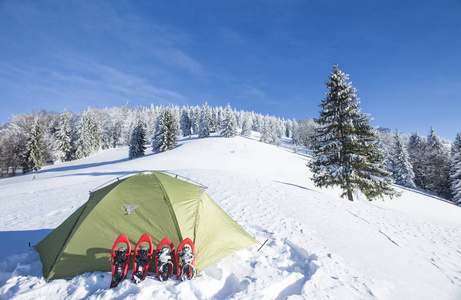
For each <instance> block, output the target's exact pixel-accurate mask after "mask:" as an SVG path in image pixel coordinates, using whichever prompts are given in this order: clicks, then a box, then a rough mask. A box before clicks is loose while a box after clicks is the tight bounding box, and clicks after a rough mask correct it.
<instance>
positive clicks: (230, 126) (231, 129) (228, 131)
mask: <svg viewBox="0 0 461 300" xmlns="http://www.w3.org/2000/svg"><path fill="white" fill-rule="evenodd" d="M223 117H224V119H223V121H222V130H221V134H222V135H223V137H226V138H233V137H235V136H237V120H236V119H235V114H234V112H233V111H232V108H231V107H230V104H227V106H226V108H225V109H224V116H223Z"/></svg>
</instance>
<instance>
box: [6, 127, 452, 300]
mask: <svg viewBox="0 0 461 300" xmlns="http://www.w3.org/2000/svg"><path fill="white" fill-rule="evenodd" d="M127 157H128V148H122V149H114V150H108V151H103V152H101V153H98V154H97V155H95V156H92V157H88V158H85V159H81V160H79V161H73V162H68V163H62V164H59V165H55V166H49V167H46V168H44V169H43V170H41V171H39V172H34V173H30V174H27V175H23V176H17V177H15V178H9V179H5V180H1V181H0V205H1V207H2V210H3V213H2V218H1V219H0V239H1V241H2V242H1V243H0V250H1V253H2V258H1V259H0V299H10V298H15V299H50V298H61V299H64V298H65V299H83V298H86V299H126V298H130V299H150V298H155V299H169V298H177V299H186V298H187V299H286V298H290V299H326V298H330V299H405V298H406V299H460V298H461V208H459V207H456V206H454V205H451V204H449V203H446V202H444V201H442V200H441V199H439V198H437V197H435V196H431V195H427V194H424V193H422V192H420V191H413V190H408V189H401V188H398V189H399V190H401V191H402V192H403V194H402V196H401V197H400V198H397V199H394V200H389V199H386V200H385V201H379V200H378V201H374V202H368V201H366V200H365V199H363V198H361V197H360V196H359V197H358V198H359V201H356V202H349V201H347V200H344V199H341V198H339V194H340V191H338V190H336V189H318V188H316V187H314V186H313V184H312V182H311V180H310V177H311V174H310V172H309V169H308V168H307V167H306V166H305V164H306V162H307V161H308V160H309V153H307V152H306V151H305V149H301V150H300V152H299V153H293V149H291V147H290V145H289V144H288V143H286V144H282V146H281V147H276V146H272V145H267V144H263V143H260V142H258V141H257V137H255V138H254V139H251V138H243V137H236V138H232V139H226V138H221V137H215V136H213V137H211V138H207V139H197V138H185V139H182V140H180V142H179V144H178V146H177V148H176V149H174V150H172V151H168V152H164V153H160V154H153V153H152V152H149V149H148V150H147V152H146V156H144V157H141V158H138V159H133V160H129V159H128V158H127ZM146 169H152V170H165V171H170V172H173V173H177V174H180V175H182V176H185V177H188V178H191V179H192V180H194V181H197V182H200V183H201V184H203V185H205V186H208V189H207V193H208V194H209V195H210V196H211V197H212V198H213V199H214V200H215V201H216V202H217V203H218V204H219V205H220V206H221V207H222V208H223V209H224V210H225V211H226V212H227V213H228V214H229V215H230V216H231V217H232V218H233V219H234V220H236V221H237V222H238V223H239V224H240V225H241V226H242V227H243V228H244V229H245V230H246V231H247V232H249V233H250V234H251V235H252V236H254V237H255V238H256V240H258V241H259V242H260V244H259V245H255V246H254V247H250V248H247V249H244V250H241V251H239V252H237V253H236V254H235V255H233V256H231V257H227V258H225V259H224V260H221V261H219V262H217V263H215V264H213V265H211V266H209V267H208V268H206V269H205V270H204V271H203V272H202V273H201V274H200V275H199V276H198V277H197V278H195V279H193V280H191V281H189V282H180V281H176V280H170V281H168V282H160V281H158V280H156V279H155V278H154V277H149V278H148V279H146V280H145V281H143V282H142V283H140V284H138V285H135V284H133V283H131V282H129V281H124V282H123V283H122V284H121V285H119V286H118V287H117V288H115V289H109V288H108V287H109V283H110V278H111V276H110V273H109V272H94V273H85V274H83V275H80V276H76V277H73V278H70V279H67V280H64V279H60V280H54V281H51V282H49V283H46V282H45V279H44V278H43V275H42V265H41V262H40V259H39V256H38V253H37V252H36V250H35V249H34V248H33V247H32V248H29V243H31V244H32V245H35V244H36V243H38V242H39V241H40V240H41V239H43V238H44V237H45V236H46V235H47V234H48V233H49V232H50V231H51V230H52V229H54V228H56V226H58V225H59V224H60V223H61V222H62V221H64V220H65V219H66V218H67V217H68V216H69V215H71V214H72V213H73V212H74V211H75V210H76V209H77V208H78V207H79V206H80V205H82V204H83V203H84V202H86V201H87V199H88V196H89V194H88V191H90V190H93V189H95V188H97V187H98V186H100V185H102V184H104V183H106V182H108V181H109V180H112V179H114V178H115V177H117V176H123V175H126V174H131V173H134V172H138V171H141V170H146ZM266 240H267V243H266V244H265V245H264V247H262V248H261V250H260V251H259V252H258V251H257V249H258V248H259V246H260V245H262V244H263V243H264V242H265V241H266Z"/></svg>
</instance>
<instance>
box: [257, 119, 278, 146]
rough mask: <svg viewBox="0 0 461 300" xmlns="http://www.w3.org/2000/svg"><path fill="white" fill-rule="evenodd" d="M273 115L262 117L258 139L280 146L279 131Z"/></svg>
mask: <svg viewBox="0 0 461 300" xmlns="http://www.w3.org/2000/svg"><path fill="white" fill-rule="evenodd" d="M277 123H278V122H277V119H276V118H275V117H269V116H266V117H265V118H264V125H263V130H262V133H261V139H260V141H261V142H263V143H266V144H271V145H277V146H280V131H279V127H278V124H277Z"/></svg>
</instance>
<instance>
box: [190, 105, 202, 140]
mask: <svg viewBox="0 0 461 300" xmlns="http://www.w3.org/2000/svg"><path fill="white" fill-rule="evenodd" d="M200 111H201V109H200V106H198V105H197V106H194V107H192V108H191V110H190V119H191V123H192V127H191V130H192V133H193V134H196V133H198V127H199V124H200Z"/></svg>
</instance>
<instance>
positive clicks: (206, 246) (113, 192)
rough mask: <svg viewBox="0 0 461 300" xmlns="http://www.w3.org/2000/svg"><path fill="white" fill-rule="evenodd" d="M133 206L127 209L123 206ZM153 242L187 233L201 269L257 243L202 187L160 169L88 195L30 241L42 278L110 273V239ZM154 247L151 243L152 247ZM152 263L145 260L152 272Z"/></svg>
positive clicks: (174, 239)
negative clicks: (143, 238)
mask: <svg viewBox="0 0 461 300" xmlns="http://www.w3.org/2000/svg"><path fill="white" fill-rule="evenodd" d="M134 206H137V207H136V208H135V209H134V210H132V211H131V212H129V211H128V210H129V209H127V207H129V208H133V207H134ZM144 233H148V234H150V235H151V238H152V242H153V244H154V245H157V244H158V243H159V242H160V241H161V240H162V239H163V238H165V237H168V238H169V239H170V240H171V241H172V242H173V244H174V245H175V246H178V245H179V244H180V242H181V241H182V240H183V239H184V238H186V237H188V238H190V239H192V241H193V242H194V244H195V247H196V252H197V254H196V261H195V266H196V269H197V271H201V270H203V269H204V268H206V267H207V266H209V265H211V264H212V263H214V262H216V261H217V260H219V259H221V258H223V257H225V256H227V255H229V254H232V253H234V252H235V251H238V250H240V249H243V248H246V247H248V246H250V245H252V244H254V243H257V241H256V240H255V239H254V238H253V237H252V236H251V235H249V234H248V233H247V232H246V231H245V230H244V229H243V228H242V227H241V226H240V225H239V224H237V222H235V221H234V220H233V219H232V218H230V217H229V216H228V215H227V214H226V213H225V212H224V211H223V210H222V209H221V208H220V207H219V205H217V204H216V202H214V201H213V199H211V197H210V196H209V195H208V194H207V193H206V191H204V189H203V187H200V186H198V185H195V184H192V183H189V182H186V181H183V180H180V179H177V178H173V177H171V176H169V175H166V174H164V173H161V172H156V171H152V172H150V171H149V172H142V173H140V174H137V175H134V176H131V177H128V178H125V179H122V180H119V181H117V182H115V183H112V184H110V185H108V186H106V187H103V188H101V189H99V190H97V191H95V192H93V193H91V195H90V198H89V200H88V201H87V202H86V203H85V204H83V205H82V206H81V207H80V208H78V209H77V210H76V211H75V212H74V213H73V214H72V215H71V216H70V217H69V218H67V219H66V220H65V221H64V222H63V223H62V224H61V225H59V226H58V227H57V228H56V229H55V230H54V231H52V232H51V233H50V234H49V235H48V236H46V237H45V238H44V239H43V240H42V241H41V242H39V243H38V244H37V245H36V249H37V250H38V252H39V254H40V257H41V260H42V265H43V275H44V277H45V278H46V280H47V281H49V280H53V279H59V278H66V277H71V276H76V275H79V274H83V273H85V272H94V271H110V270H111V263H110V254H111V249H112V246H113V244H114V242H115V240H116V238H117V237H118V236H119V235H120V234H125V235H127V237H128V239H129V240H130V243H131V245H132V246H133V248H134V245H135V244H136V243H137V241H138V239H139V238H140V237H141V235H142V234H144ZM154 247H155V246H154ZM154 266H155V264H153V263H152V264H151V270H150V271H152V272H155V270H154V268H155V267H154Z"/></svg>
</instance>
